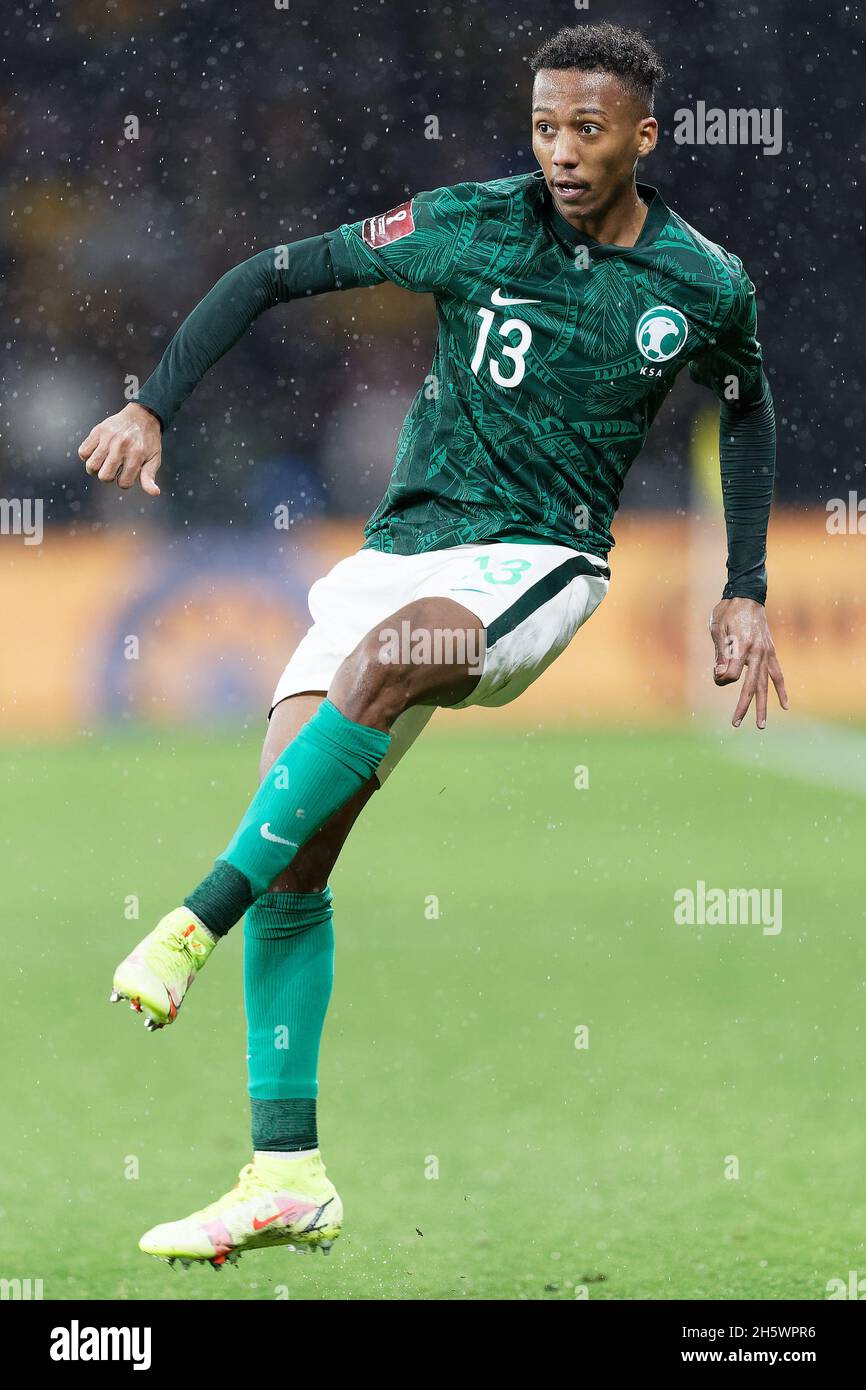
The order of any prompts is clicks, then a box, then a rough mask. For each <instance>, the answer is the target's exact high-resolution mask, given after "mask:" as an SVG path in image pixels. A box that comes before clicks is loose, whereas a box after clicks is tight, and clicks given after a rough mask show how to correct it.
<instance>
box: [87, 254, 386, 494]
mask: <svg viewBox="0 0 866 1390" xmlns="http://www.w3.org/2000/svg"><path fill="white" fill-rule="evenodd" d="M384 278H385V277H384V275H381V274H378V273H376V272H375V271H373V272H371V271H370V270H366V271H365V273H363V274H362V273H360V272H359V273H357V274H352V272H351V269H350V270H349V271H348V272H345V271H344V272H343V273H342V274H341V276H340V278H339V281H338V278H337V275H336V274H335V271H334V267H333V264H332V260H331V252H330V248H329V245H328V240H327V237H326V236H315V237H307V238H306V239H305V240H304V241H297V242H293V243H291V244H290V245H288V246H275V247H272V248H271V249H270V250H267V251H261V252H259V254H258V255H256V256H251V257H250V259H249V260H247V261H243V262H242V263H241V264H240V265H237V266H235V267H234V269H233V270H230V271H228V272H227V274H225V275H224V276H223V277H222V279H221V280H218V281H217V283H216V285H214V287H213V289H212V290H211V291H210V292H209V293H208V294H206V295H205V297H204V299H203V300H201V302H200V303H199V304H197V305H196V307H195V308H194V309H193V311H192V313H191V314H190V315H189V317H188V318H186V319H185V320H184V322H183V323H182V324H181V326H180V328H179V329H178V331H177V333H176V334H175V335H174V337H173V338H172V340H171V342H170V343H169V345H168V347H167V348H166V350H165V352H164V353H163V356H162V358H161V360H160V362H159V365H158V366H157V368H156V370H155V371H154V372H153V373H152V375H151V376H150V377H148V379H147V381H146V382H145V383H144V385H143V386H142V388H141V390H140V391H139V393H138V397H137V399H136V400H135V401H131V402H130V403H129V405H127V406H125V407H124V409H123V410H121V411H119V412H118V414H117V415H110V416H108V418H107V419H105V420H103V421H102V422H101V423H100V424H98V425H96V426H95V427H94V428H93V429H92V430H91V431H90V434H89V435H88V436H87V438H86V439H85V440H84V441H83V443H82V444H81V446H80V448H79V450H78V453H79V456H80V457H81V458H82V459H83V460H84V462H85V466H86V468H87V471H88V473H91V474H93V475H95V476H96V477H97V478H98V479H99V481H100V482H103V483H114V482H116V483H117V484H118V485H119V486H120V487H123V488H128V487H132V486H133V484H134V483H135V481H136V479H138V481H139V482H140V483H141V487H142V488H143V490H144V491H145V492H146V493H147V494H148V495H149V496H151V497H158V496H159V487H158V486H157V484H156V480H155V477H156V470H157V469H158V468H159V464H160V456H161V447H162V445H161V441H162V430H164V429H167V428H168V426H169V424H170V423H171V421H172V420H173V419H174V417H175V415H176V414H177V412H178V411H179V410H180V408H181V406H182V405H183V403H184V401H185V400H186V399H187V397H188V396H189V395H190V393H191V392H192V391H194V390H195V387H196V386H197V385H198V383H199V382H200V381H201V379H202V377H203V376H204V375H205V373H206V372H208V371H209V370H210V368H211V367H212V366H213V365H214V363H215V362H218V361H219V359H220V358H221V357H222V356H223V355H224V354H225V353H226V352H228V350H229V348H231V347H233V346H234V344H235V343H236V342H237V341H238V339H239V338H240V337H241V336H242V334H244V333H245V332H246V331H247V329H248V328H249V327H250V325H251V324H252V323H253V322H254V321H255V320H256V319H257V318H258V317H259V315H260V314H262V313H264V311H265V310H266V309H270V308H272V307H273V306H274V305H276V304H281V303H286V302H287V301H289V300H291V299H300V298H302V297H305V296H307V295H312V294H323V293H325V292H327V291H329V290H334V289H337V288H340V289H350V288H353V287H354V286H355V285H361V284H374V283H376V282H377V281H380V280H382V279H384Z"/></svg>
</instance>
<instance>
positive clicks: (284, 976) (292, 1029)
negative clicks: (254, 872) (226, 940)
mask: <svg viewBox="0 0 866 1390" xmlns="http://www.w3.org/2000/svg"><path fill="white" fill-rule="evenodd" d="M333 979H334V931H333V908H332V906H331V892H330V889H329V888H324V889H323V890H322V891H321V892H320V893H264V894H263V895H262V896H261V897H260V898H259V899H258V901H257V902H256V903H254V904H253V906H252V907H251V908H250V910H249V912H248V913H247V917H246V923H245V926H244V1002H245V1007H246V1016H247V1066H248V1076H249V1093H250V1105H251V1110H252V1139H253V1150H254V1152H255V1153H256V1156H257V1158H258V1156H259V1155H261V1154H264V1153H289V1152H292V1151H295V1150H304V1149H315V1148H317V1147H318V1137H317V1133H316V1096H317V1093H318V1081H317V1071H318V1061H319V1044H320V1041H321V1037H322V1029H323V1027H324V1022H325V1014H326V1012H327V1008H328V1001H329V999H330V997H331V988H332V985H333Z"/></svg>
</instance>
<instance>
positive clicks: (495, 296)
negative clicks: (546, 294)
mask: <svg viewBox="0 0 866 1390" xmlns="http://www.w3.org/2000/svg"><path fill="white" fill-rule="evenodd" d="M490 302H491V304H540V303H541V300H540V299H508V298H507V296H506V295H504V294H503V293H502V291H501V290H500V289H498V288H497V289H495V290H494V291H493V293H492V295H491V296H490Z"/></svg>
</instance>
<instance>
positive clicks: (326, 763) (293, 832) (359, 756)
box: [184, 699, 391, 936]
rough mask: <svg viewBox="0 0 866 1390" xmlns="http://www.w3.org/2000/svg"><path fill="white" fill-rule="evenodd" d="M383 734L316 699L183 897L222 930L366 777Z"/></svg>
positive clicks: (384, 747)
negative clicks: (210, 865)
mask: <svg viewBox="0 0 866 1390" xmlns="http://www.w3.org/2000/svg"><path fill="white" fill-rule="evenodd" d="M390 742H391V735H390V734H386V733H383V732H382V730H381V729H371V728H368V727H367V725H366V724H356V723H355V721H354V720H353V719H347V718H346V716H345V715H344V714H341V713H340V711H339V710H338V709H337V707H336V705H332V704H331V701H330V700H327V699H325V700H323V701H322V703H321V705H320V706H319V708H318V709H317V710H316V713H315V714H314V715H313V717H312V719H310V720H308V721H307V723H306V724H305V725H304V726H303V728H302V729H300V730H299V732H298V734H297V736H296V737H295V738H294V739H293V740H292V742H291V743H290V744H289V745H288V747H287V748H285V749H284V750H283V753H282V755H281V756H280V757H279V758H278V759H277V761H276V762H275V763H274V766H273V767H272V768H271V769H270V771H269V772H268V774H267V776H266V777H265V779H264V781H263V782H262V784H261V786H260V787H259V789H258V791H257V792H256V794H255V796H254V797H253V799H252V801H251V802H250V805H249V808H248V810H247V813H246V815H245V816H244V818H243V820H242V821H241V823H240V825H239V826H238V828H237V830H236V831H235V833H234V835H233V836H232V839H231V841H230V843H229V845H228V848H227V849H226V850H224V852H223V853H222V854H221V855H220V857H219V859H217V861H216V864H215V866H214V869H213V870H212V872H211V873H210V874H209V875H208V877H207V878H206V879H204V880H203V882H202V883H200V884H199V886H198V887H197V888H196V889H194V891H193V892H192V893H190V895H189V896H188V897H186V898H184V905H185V906H186V907H188V908H189V909H190V911H191V912H194V913H195V914H196V915H197V916H198V917H200V918H201V920H202V921H203V922H204V924H205V926H206V927H208V928H209V929H210V930H211V931H212V932H214V933H215V934H216V935H217V936H223V935H224V934H225V933H226V932H227V931H228V930H229V928H230V927H231V926H233V924H234V923H235V922H237V921H238V919H239V918H240V917H242V916H243V914H244V912H245V911H246V910H247V908H248V907H249V906H250V904H251V903H253V902H255V900H256V898H258V897H259V896H260V895H261V894H262V893H264V892H265V891H266V890H267V888H268V886H269V885H270V884H271V883H273V881H274V879H275V878H276V876H277V874H279V873H281V872H282V870H283V869H285V868H286V867H287V866H288V865H289V864H291V862H292V860H293V859H294V857H295V855H296V854H297V852H298V850H299V849H300V848H301V845H303V844H306V842H307V840H309V839H311V838H312V836H313V835H315V833H316V831H317V830H319V829H320V828H321V826H323V825H324V824H325V821H327V820H329V819H330V817H331V816H332V815H333V814H334V812H335V811H338V810H339V809H340V807H341V806H343V805H345V803H346V802H347V801H348V800H349V798H350V797H351V796H353V795H354V793H355V792H356V791H358V790H359V788H360V787H362V786H363V785H364V783H365V782H366V781H368V780H369V778H370V777H372V775H373V773H374V772H375V771H376V768H377V767H378V766H379V764H380V762H381V761H382V759H383V757H384V756H385V753H386V752H387V751H388V746H389V744H390Z"/></svg>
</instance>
